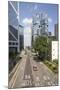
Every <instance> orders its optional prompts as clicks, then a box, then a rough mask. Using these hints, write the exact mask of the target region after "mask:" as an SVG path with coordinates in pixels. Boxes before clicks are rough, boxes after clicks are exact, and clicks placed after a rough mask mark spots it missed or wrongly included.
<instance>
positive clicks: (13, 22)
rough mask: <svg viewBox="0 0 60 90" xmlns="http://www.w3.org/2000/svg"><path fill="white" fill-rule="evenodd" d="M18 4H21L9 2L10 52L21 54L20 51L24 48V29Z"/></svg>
mask: <svg viewBox="0 0 60 90" xmlns="http://www.w3.org/2000/svg"><path fill="white" fill-rule="evenodd" d="M18 4H19V2H16V1H9V2H8V31H9V52H20V50H21V49H22V48H23V46H22V45H23V44H22V43H23V39H24V37H23V29H24V28H23V26H22V25H20V23H19V16H18V13H19V10H18V9H19V8H18ZM21 39H22V40H21ZM20 40H21V41H20ZM20 44H21V45H20Z"/></svg>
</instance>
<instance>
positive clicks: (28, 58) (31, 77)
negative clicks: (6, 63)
mask: <svg viewBox="0 0 60 90" xmlns="http://www.w3.org/2000/svg"><path fill="white" fill-rule="evenodd" d="M34 65H36V66H37V71H34V70H33V66H34ZM55 85H58V76H57V75H55V74H54V73H53V72H52V71H51V70H50V69H48V68H47V67H46V66H45V65H44V64H43V63H42V62H36V61H35V60H34V59H33V55H32V54H31V52H30V51H27V55H23V58H22V61H21V63H20V64H19V66H18V69H17V70H16V73H15V76H14V77H12V80H11V81H10V82H9V86H10V88H20V87H33V86H35V87H36V86H55Z"/></svg>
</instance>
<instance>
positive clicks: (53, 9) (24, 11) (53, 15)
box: [19, 2, 58, 46]
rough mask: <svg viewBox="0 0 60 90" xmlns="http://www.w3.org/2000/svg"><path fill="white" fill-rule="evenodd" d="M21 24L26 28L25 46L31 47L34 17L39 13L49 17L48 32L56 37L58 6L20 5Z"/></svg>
mask: <svg viewBox="0 0 60 90" xmlns="http://www.w3.org/2000/svg"><path fill="white" fill-rule="evenodd" d="M19 12H20V13H19V16H20V24H21V25H23V26H24V46H31V26H32V17H33V15H34V14H35V13H36V12H37V13H38V12H45V13H47V15H48V31H51V32H52V35H54V24H56V23H58V5H57V4H42V3H31V2H20V3H19Z"/></svg>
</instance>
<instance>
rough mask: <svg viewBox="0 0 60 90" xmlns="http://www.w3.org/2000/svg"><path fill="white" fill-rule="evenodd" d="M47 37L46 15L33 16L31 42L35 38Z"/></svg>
mask: <svg viewBox="0 0 60 90" xmlns="http://www.w3.org/2000/svg"><path fill="white" fill-rule="evenodd" d="M47 35H48V16H47V14H46V13H38V14H35V15H34V16H33V25H32V40H35V38H36V37H37V36H47Z"/></svg>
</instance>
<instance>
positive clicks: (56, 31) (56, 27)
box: [54, 24, 59, 40]
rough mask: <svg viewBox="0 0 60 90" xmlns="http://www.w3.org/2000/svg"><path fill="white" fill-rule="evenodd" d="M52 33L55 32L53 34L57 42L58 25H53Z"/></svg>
mask: <svg viewBox="0 0 60 90" xmlns="http://www.w3.org/2000/svg"><path fill="white" fill-rule="evenodd" d="M54 31H55V33H54V34H55V39H56V40H58V37H59V36H58V24H55V26H54Z"/></svg>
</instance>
